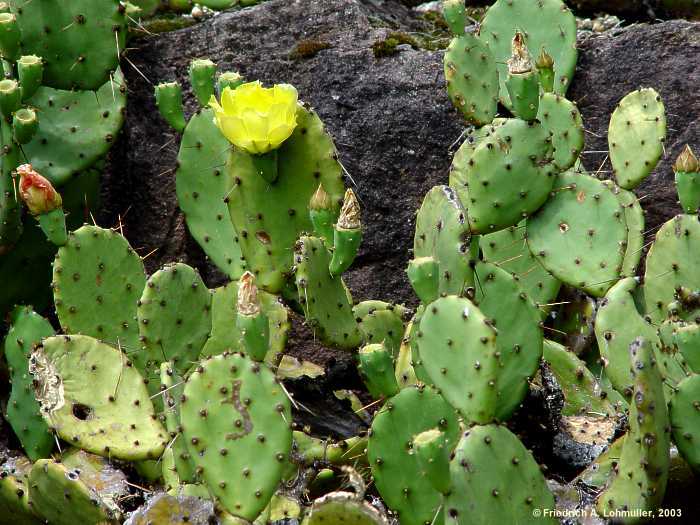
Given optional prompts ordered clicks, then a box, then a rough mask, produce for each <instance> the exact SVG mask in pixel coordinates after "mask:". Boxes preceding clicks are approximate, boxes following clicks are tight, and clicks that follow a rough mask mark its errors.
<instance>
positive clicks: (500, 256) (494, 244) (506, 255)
mask: <svg viewBox="0 0 700 525" xmlns="http://www.w3.org/2000/svg"><path fill="white" fill-rule="evenodd" d="M479 247H480V248H481V251H482V253H483V257H484V261H486V262H490V263H492V264H495V265H496V266H498V267H499V268H502V269H503V270H507V271H508V272H510V273H511V274H512V275H513V277H515V279H516V280H517V281H518V284H519V285H520V287H521V288H522V289H523V291H524V292H525V293H526V294H527V295H528V296H529V297H530V298H531V299H532V300H533V301H534V302H535V304H536V305H537V307H538V308H539V309H540V313H541V315H542V316H543V317H544V315H546V313H547V312H548V311H549V309H550V306H549V303H551V302H552V301H554V300H555V299H556V297H557V294H558V293H559V288H560V287H561V281H560V280H559V279H557V278H556V277H554V276H553V275H552V274H551V273H549V272H548V271H547V270H545V269H544V267H543V266H542V265H541V264H540V263H539V261H538V260H537V259H536V258H535V256H534V255H532V253H530V250H529V249H528V247H527V240H526V238H525V221H521V222H519V223H518V224H517V225H516V226H509V227H508V228H505V229H503V230H500V231H497V232H495V233H489V234H488V235H484V236H482V237H480V238H479Z"/></svg>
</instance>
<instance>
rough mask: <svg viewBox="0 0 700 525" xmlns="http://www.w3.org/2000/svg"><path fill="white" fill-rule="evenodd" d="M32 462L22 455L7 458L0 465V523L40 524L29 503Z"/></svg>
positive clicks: (5, 524) (7, 524)
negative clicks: (29, 478)
mask: <svg viewBox="0 0 700 525" xmlns="http://www.w3.org/2000/svg"><path fill="white" fill-rule="evenodd" d="M31 468H32V463H31V462H30V461H29V460H28V459H27V458H25V457H23V456H18V457H12V458H8V459H7V460H6V461H5V462H4V463H3V464H2V466H0V523H1V524H2V525H40V524H42V523H44V520H42V519H40V518H39V516H37V515H36V514H35V513H34V511H33V510H32V506H31V504H30V503H29V483H28V477H29V471H30V470H31Z"/></svg>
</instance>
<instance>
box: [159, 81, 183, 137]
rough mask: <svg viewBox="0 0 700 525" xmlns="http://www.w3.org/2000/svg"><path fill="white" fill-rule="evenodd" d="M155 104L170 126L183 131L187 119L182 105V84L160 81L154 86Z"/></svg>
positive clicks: (179, 131)
mask: <svg viewBox="0 0 700 525" xmlns="http://www.w3.org/2000/svg"><path fill="white" fill-rule="evenodd" d="M155 94H156V106H158V111H159V112H160V114H161V115H162V116H163V118H164V119H165V120H166V122H167V123H168V124H170V127H172V128H173V129H174V130H175V131H177V132H178V133H182V132H183V131H185V127H186V126H187V121H186V120H185V113H184V111H183V107H182V86H180V84H179V83H178V82H162V83H160V84H158V85H157V86H156V88H155Z"/></svg>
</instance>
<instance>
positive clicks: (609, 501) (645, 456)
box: [596, 338, 670, 523]
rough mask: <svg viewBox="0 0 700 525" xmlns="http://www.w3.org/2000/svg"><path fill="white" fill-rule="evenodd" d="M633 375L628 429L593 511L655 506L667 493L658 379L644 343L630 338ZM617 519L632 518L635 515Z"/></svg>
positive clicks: (664, 419) (666, 429)
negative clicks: (618, 458)
mask: <svg viewBox="0 0 700 525" xmlns="http://www.w3.org/2000/svg"><path fill="white" fill-rule="evenodd" d="M629 352H630V360H631V369H632V373H633V375H634V387H633V392H632V396H631V397H632V403H631V404H630V415H629V422H630V429H629V432H628V434H627V436H626V437H625V442H624V444H623V445H622V453H621V457H620V461H619V463H618V468H617V475H616V476H614V477H613V478H612V480H611V481H610V482H609V483H608V485H607V487H606V488H605V490H604V491H603V492H602V493H601V494H600V495H599V496H598V499H597V502H596V509H597V511H598V514H600V515H603V516H606V515H609V514H610V513H611V512H613V511H615V510H618V509H624V510H628V511H634V510H654V509H656V507H657V506H658V505H659V504H660V503H661V501H662V500H663V497H664V493H665V491H666V482H667V480H668V469H669V464H670V457H669V445H670V425H669V419H668V412H667V410H666V402H665V400H664V392H663V388H662V379H661V374H660V373H659V369H658V368H657V366H656V361H655V359H654V351H653V349H652V347H651V344H649V342H647V341H645V340H644V339H642V338H638V339H635V341H634V342H633V343H632V344H631V345H630V348H629ZM621 521H622V522H625V523H631V522H635V521H636V519H635V517H634V515H631V516H629V517H623V518H622V520H621Z"/></svg>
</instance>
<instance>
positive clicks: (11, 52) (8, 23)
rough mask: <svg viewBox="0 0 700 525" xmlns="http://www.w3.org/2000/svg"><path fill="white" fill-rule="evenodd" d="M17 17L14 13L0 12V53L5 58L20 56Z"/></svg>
mask: <svg viewBox="0 0 700 525" xmlns="http://www.w3.org/2000/svg"><path fill="white" fill-rule="evenodd" d="M21 38H22V35H21V34H20V30H19V24H18V23H17V17H16V16H15V15H14V14H12V13H7V12H3V13H0V55H2V58H4V59H5V60H15V59H16V58H17V57H18V56H19V47H20V40H21Z"/></svg>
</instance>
